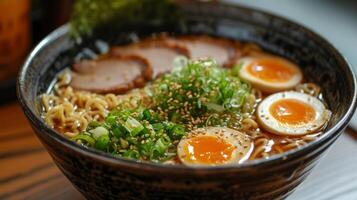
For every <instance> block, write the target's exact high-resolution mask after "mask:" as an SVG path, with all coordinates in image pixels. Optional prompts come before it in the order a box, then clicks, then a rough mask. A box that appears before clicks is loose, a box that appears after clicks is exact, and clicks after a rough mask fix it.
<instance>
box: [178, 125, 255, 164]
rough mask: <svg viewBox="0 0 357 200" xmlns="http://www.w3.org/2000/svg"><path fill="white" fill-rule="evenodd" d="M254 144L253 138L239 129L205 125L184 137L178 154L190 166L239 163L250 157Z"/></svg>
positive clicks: (179, 145)
mask: <svg viewBox="0 0 357 200" xmlns="http://www.w3.org/2000/svg"><path fill="white" fill-rule="evenodd" d="M252 145H253V144H252V140H251V139H250V138H249V137H248V136H247V135H244V134H243V133H241V132H239V131H236V130H233V129H230V128H224V127H205V128H199V129H195V130H193V131H191V132H190V133H189V135H188V137H187V138H184V139H182V140H181V141H180V143H179V144H178V146H177V154H178V157H179V159H180V160H181V162H182V163H183V164H186V165H190V166H202V165H208V166H215V165H223V164H233V163H237V164H238V163H241V162H244V161H245V160H247V159H248V158H249V155H250V153H251V151H252V150H253V146H252Z"/></svg>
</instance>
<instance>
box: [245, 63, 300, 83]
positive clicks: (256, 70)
mask: <svg viewBox="0 0 357 200" xmlns="http://www.w3.org/2000/svg"><path fill="white" fill-rule="evenodd" d="M289 65H290V64H289V63H287V62H286V61H284V60H280V59H276V58H261V59H256V60H255V61H253V62H252V63H251V64H250V65H249V66H248V69H247V71H248V72H249V73H250V74H251V75H253V76H255V77H256V78H259V79H262V80H265V81H268V82H286V81H288V80H290V79H291V78H292V77H293V76H294V74H295V73H296V71H295V70H294V69H292V68H291V67H289Z"/></svg>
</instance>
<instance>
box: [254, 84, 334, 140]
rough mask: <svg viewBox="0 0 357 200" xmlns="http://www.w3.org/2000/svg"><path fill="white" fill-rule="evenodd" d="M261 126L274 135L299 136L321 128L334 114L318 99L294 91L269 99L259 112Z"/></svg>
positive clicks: (260, 106)
mask: <svg viewBox="0 0 357 200" xmlns="http://www.w3.org/2000/svg"><path fill="white" fill-rule="evenodd" d="M256 114H257V119H258V122H259V123H260V125H261V126H262V127H263V128H264V129H266V130H267V131H269V132H271V133H275V134H278V135H287V136H299V135H304V134H308V133H313V132H316V131H318V130H319V129H321V127H323V125H324V124H326V122H327V121H328V120H329V118H330V116H331V112H330V111H329V110H328V109H326V108H325V106H324V104H323V103H322V102H321V101H320V100H319V99H317V98H315V97H313V96H310V95H307V94H303V93H299V92H294V91H287V92H280V93H275V94H273V95H270V96H268V97H266V98H265V99H264V100H263V101H262V102H261V103H260V104H259V105H258V109H257V113H256Z"/></svg>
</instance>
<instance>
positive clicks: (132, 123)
mask: <svg viewBox="0 0 357 200" xmlns="http://www.w3.org/2000/svg"><path fill="white" fill-rule="evenodd" d="M124 127H125V128H126V130H128V132H129V134H131V135H132V136H136V135H137V134H138V133H139V132H140V131H142V130H143V129H144V126H143V125H142V124H141V123H140V122H139V121H138V120H136V119H134V118H133V117H128V119H127V120H126V122H125V124H124Z"/></svg>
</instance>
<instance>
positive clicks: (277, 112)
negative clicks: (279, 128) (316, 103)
mask: <svg viewBox="0 0 357 200" xmlns="http://www.w3.org/2000/svg"><path fill="white" fill-rule="evenodd" d="M269 112H270V114H271V115H272V116H273V117H274V118H275V119H276V120H278V121H279V122H282V123H285V124H290V125H301V124H306V123H308V122H310V121H312V120H314V119H315V116H316V112H315V109H314V108H313V107H312V106H310V105H308V104H306V103H304V102H302V101H299V100H296V99H282V100H279V101H276V102H274V103H273V104H272V105H271V106H270V108H269Z"/></svg>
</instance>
